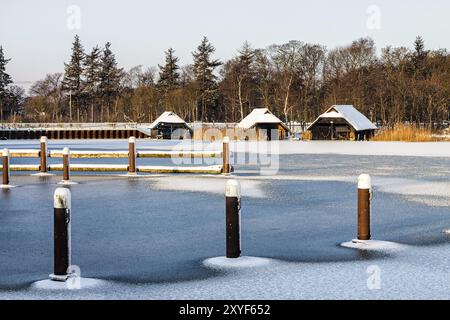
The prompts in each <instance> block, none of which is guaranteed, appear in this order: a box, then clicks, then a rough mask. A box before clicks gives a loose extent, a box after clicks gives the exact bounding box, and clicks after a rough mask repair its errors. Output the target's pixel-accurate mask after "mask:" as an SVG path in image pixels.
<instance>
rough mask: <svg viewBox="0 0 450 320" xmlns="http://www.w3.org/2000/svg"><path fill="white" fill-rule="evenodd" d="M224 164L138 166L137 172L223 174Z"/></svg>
mask: <svg viewBox="0 0 450 320" xmlns="http://www.w3.org/2000/svg"><path fill="white" fill-rule="evenodd" d="M222 169H223V168H222V166H221V165H220V166H219V165H218V166H205V167H165V166H138V167H137V172H146V173H203V174H221V173H222Z"/></svg>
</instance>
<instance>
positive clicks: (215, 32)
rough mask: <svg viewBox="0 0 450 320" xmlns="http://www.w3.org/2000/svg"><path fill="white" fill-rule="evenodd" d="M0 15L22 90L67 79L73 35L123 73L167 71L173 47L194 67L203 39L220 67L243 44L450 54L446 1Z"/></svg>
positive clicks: (202, 0) (179, 4)
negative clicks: (376, 18) (73, 23)
mask: <svg viewBox="0 0 450 320" xmlns="http://www.w3.org/2000/svg"><path fill="white" fill-rule="evenodd" d="M70 5H77V6H78V7H79V8H80V10H81V16H80V18H81V25H80V26H81V28H80V29H79V30H70V29H69V28H68V27H67V19H68V14H67V13H66V10H67V8H68V7H69V6H70ZM371 5H376V6H378V8H379V9H380V13H381V15H380V17H381V20H380V21H381V28H380V29H370V28H368V26H367V21H368V19H369V14H368V13H367V9H368V8H369V6H371ZM0 8H1V11H0V45H2V46H3V47H4V50H5V51H6V53H7V56H8V57H12V58H13V60H12V61H11V62H10V64H9V65H8V71H9V73H10V74H11V75H12V76H13V78H14V80H15V81H17V82H19V81H35V80H38V79H40V78H43V77H44V76H45V74H46V73H51V72H62V71H63V62H64V61H68V59H69V56H70V47H71V42H72V40H73V36H74V35H75V34H76V33H78V34H79V35H80V37H81V40H82V44H83V45H84V47H85V49H87V50H90V49H91V47H92V46H94V45H95V44H100V45H103V44H104V43H105V42H106V41H110V42H111V43H112V50H113V51H114V53H115V54H116V57H117V60H118V62H119V65H120V66H122V67H125V68H126V69H129V68H130V67H132V66H135V65H139V64H142V65H144V66H146V67H147V66H154V65H157V64H158V63H162V62H163V59H164V55H163V52H164V51H165V50H166V49H167V48H169V47H173V48H174V49H175V50H176V54H177V55H178V56H179V57H180V58H181V64H187V63H190V62H191V52H192V51H194V50H195V48H196V46H197V45H198V43H199V42H200V40H201V38H202V37H203V35H206V36H208V38H209V39H210V40H211V41H212V43H213V44H214V45H215V46H216V48H217V51H216V56H217V57H218V58H220V59H228V58H230V57H232V56H233V55H234V54H235V53H236V50H237V49H238V48H239V47H240V46H241V45H242V43H243V42H244V41H245V40H248V41H249V42H250V43H251V44H252V45H253V46H254V47H266V46H268V45H270V44H274V43H283V42H287V41H289V40H302V41H305V42H312V43H320V44H324V45H326V46H327V47H328V48H332V47H334V46H337V45H345V44H348V43H349V42H351V41H352V40H354V39H356V38H358V37H362V36H371V37H373V38H374V40H375V42H376V44H377V47H378V48H382V47H384V46H386V45H387V44H392V45H394V46H411V44H412V42H413V41H414V39H415V37H416V36H417V35H419V34H420V35H422V36H423V37H424V38H425V41H426V45H427V47H429V48H450V18H449V16H450V1H448V0H432V1H425V0H422V1H418V0H409V1H407V0H397V1H393V0H391V1H387V0H378V1H377V0H371V1H367V0H341V1H332V0H315V1H302V0H297V1H295V0H277V1H274V0H273V1H269V0H246V1H245V0H240V1H239V0H227V1H225V0H222V1H213V0H209V1H208V0H190V1H181V0H172V1H161V0H158V1H156V0H154V1H152V0H148V1H139V0H127V1H114V0H97V1H93V0H91V1H88V0H78V1H77V0H70V1H66V0H40V1H36V0H35V1H33V0H2V3H1V7H0Z"/></svg>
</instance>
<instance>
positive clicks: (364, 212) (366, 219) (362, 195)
mask: <svg viewBox="0 0 450 320" xmlns="http://www.w3.org/2000/svg"><path fill="white" fill-rule="evenodd" d="M371 198H372V182H371V177H370V176H369V175H368V174H362V175H360V176H359V177H358V240H363V241H364V240H370V238H371V235H370V201H371Z"/></svg>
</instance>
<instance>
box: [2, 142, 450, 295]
mask: <svg viewBox="0 0 450 320" xmlns="http://www.w3.org/2000/svg"><path fill="white" fill-rule="evenodd" d="M183 144H185V145H186V146H188V145H189V142H188V141H185V142H183ZM176 145H177V142H174V141H173V142H160V141H138V144H137V147H138V149H147V150H169V149H172V148H173V147H174V146H176ZM338 145H339V143H337V144H336V145H333V144H330V143H317V144H315V143H302V142H286V143H284V142H283V143H282V144H281V146H280V147H279V150H280V152H281V155H280V158H279V165H280V168H279V170H278V172H277V173H276V175H270V176H264V175H261V174H260V171H259V169H258V166H256V165H255V164H254V163H250V164H237V165H236V172H235V177H236V178H237V179H239V180H240V181H241V184H242V188H243V190H242V191H243V198H242V250H243V255H244V256H248V257H254V258H262V259H263V260H261V261H266V262H268V263H262V264H258V263H256V264H254V265H252V263H253V262H252V261H243V263H244V265H245V267H237V268H232V267H227V261H226V260H225V261H222V260H223V258H222V260H221V258H220V257H222V256H223V255H224V253H225V252H224V251H225V248H224V244H225V213H224V190H225V183H226V180H227V178H225V177H222V176H210V175H175V176H174V175H149V176H145V177H136V178H132V177H126V176H121V175H119V174H115V175H114V174H112V175H105V174H102V175H89V174H82V175H78V174H73V175H72V178H73V180H75V181H77V182H78V184H77V185H71V186H68V188H70V190H71V191H72V203H73V204H72V206H73V208H72V211H73V216H72V249H73V256H72V258H73V259H72V260H73V264H76V265H78V266H80V268H81V276H82V277H83V278H89V279H96V280H97V281H100V282H101V285H99V286H87V287H86V288H82V289H80V290H56V289H55V290H52V289H51V288H50V289H49V288H48V287H45V286H44V287H45V288H43V287H42V286H40V285H39V284H42V282H40V283H39V282H38V284H36V282H37V281H41V280H46V279H47V278H48V274H49V273H51V272H52V264H53V261H52V259H53V238H52V236H53V230H52V228H53V208H52V206H53V201H52V197H53V192H54V190H55V188H57V187H58V185H57V183H58V182H59V181H60V180H61V176H60V173H58V175H56V176H49V177H37V176H31V175H30V174H29V173H20V174H19V173H13V174H12V183H13V184H14V185H17V186H18V187H17V188H14V189H11V190H7V189H5V190H0V298H1V299H13V298H20V299H46V298H55V299H79V298H83V299H112V298H118V299H283V298H285V299H371V298H374V299H390V298H398V299H410V298H414V299H431V298H442V299H449V298H450V272H449V268H450V255H449V250H450V244H449V239H450V235H449V234H448V233H445V232H443V231H444V230H448V229H450V210H449V207H450V192H449V190H450V183H449V182H450V144H441V143H436V144H434V143H431V144H427V145H426V146H425V147H423V146H422V144H418V145H416V144H395V147H396V148H397V149H398V150H399V151H398V154H395V152H394V151H395V150H394V149H395V148H394V147H392V145H390V144H371V145H370V146H371V149H370V150H371V151H370V150H369V149H368V147H367V144H358V143H353V144H352V145H349V144H347V143H345V144H342V145H341V148H338V147H337V146H338ZM64 146H69V147H70V148H71V149H74V150H75V149H78V150H99V149H103V150H126V147H127V142H126V141H125V140H124V141H113V142H112V141H81V142H73V141H56V142H55V141H52V142H50V144H49V148H50V149H61V148H62V147H64ZM352 146H353V147H352ZM361 146H363V147H361ZM1 147H9V148H21V149H23V148H37V142H36V141H7V142H2V146H1ZM203 147H204V148H210V149H211V150H212V149H218V148H220V144H218V143H216V144H207V145H204V146H203ZM419 147H420V148H419ZM361 148H362V149H361ZM442 148H443V149H444V150H443V149H442ZM246 149H247V147H246V146H245V144H243V143H240V144H237V145H233V144H232V150H235V151H238V152H239V151H245V150H246ZM339 150H340V151H339ZM361 150H363V151H361ZM383 150H386V152H384V153H383ZM344 151H345V152H344ZM251 152H252V151H250V153H251ZM364 153H366V154H364ZM235 156H237V154H235ZM245 156H246V157H247V158H249V159H250V158H251V155H250V154H249V153H248V154H246V155H245ZM37 161H38V160H37V159H12V160H11V162H12V163H16V164H22V163H37ZM51 161H55V162H59V161H61V159H52V160H51ZM126 161H127V160H126V159H99V160H94V159H73V160H72V162H73V163H81V162H84V163H126ZM140 163H142V164H155V165H171V164H172V163H171V160H170V159H138V164H140ZM361 173H368V174H371V175H372V177H373V185H374V198H373V204H372V212H373V215H372V235H373V239H374V240H379V241H386V242H388V243H390V245H391V246H394V247H399V248H402V249H401V250H359V249H358V248H356V249H355V248H345V247H342V246H341V244H342V243H345V242H348V241H351V240H352V239H354V238H355V232H356V225H355V222H356V178H357V177H358V175H359V174H361ZM376 244H379V243H378V242H376ZM218 257H219V258H218ZM211 258H213V260H211ZM214 258H215V260H214ZM211 261H212V262H213V263H212V264H211V263H208V262H211ZM221 264H224V265H221ZM218 265H219V267H218ZM373 266H375V267H376V268H375V269H374V268H373ZM369 267H371V268H369ZM368 268H369V269H368ZM371 270H379V272H380V273H379V279H380V288H379V289H378V290H370V289H369V288H368V286H367V283H368V280H370V279H371V277H373V276H374V275H373V274H372V273H371V272H372V271H371Z"/></svg>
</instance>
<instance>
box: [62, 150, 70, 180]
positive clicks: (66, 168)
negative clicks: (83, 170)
mask: <svg viewBox="0 0 450 320" xmlns="http://www.w3.org/2000/svg"><path fill="white" fill-rule="evenodd" d="M62 154H63V181H62V182H69V181H70V150H69V148H67V147H66V148H64V149H63V151H62Z"/></svg>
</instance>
